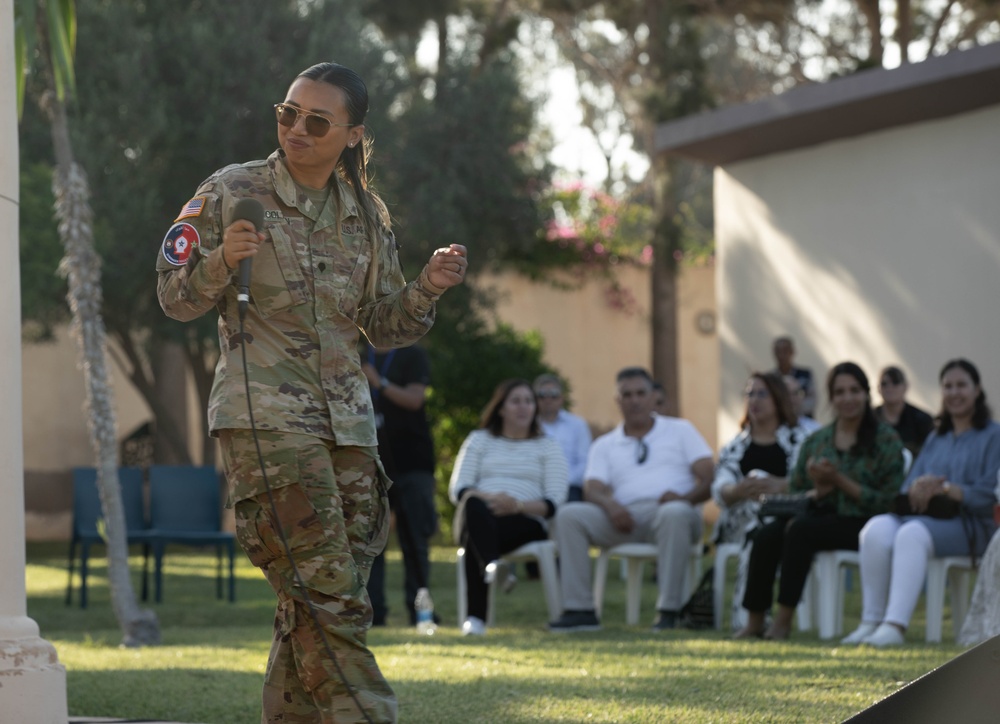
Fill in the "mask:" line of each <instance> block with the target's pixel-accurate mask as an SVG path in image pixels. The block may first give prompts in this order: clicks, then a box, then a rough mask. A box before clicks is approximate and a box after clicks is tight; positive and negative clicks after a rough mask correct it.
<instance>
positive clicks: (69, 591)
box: [66, 540, 76, 606]
mask: <svg viewBox="0 0 1000 724" xmlns="http://www.w3.org/2000/svg"><path fill="white" fill-rule="evenodd" d="M75 563H76V541H75V540H73V541H71V542H70V544H69V582H68V583H67V584H66V605H67V606H71V605H73V568H74V565H75Z"/></svg>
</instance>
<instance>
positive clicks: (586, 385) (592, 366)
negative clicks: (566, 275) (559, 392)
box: [476, 265, 719, 447]
mask: <svg viewBox="0 0 1000 724" xmlns="http://www.w3.org/2000/svg"><path fill="white" fill-rule="evenodd" d="M617 279H618V283H619V284H620V285H621V286H622V287H624V288H626V289H628V290H629V291H630V292H631V295H632V297H633V299H634V303H635V307H634V310H632V311H628V312H626V311H622V310H620V309H616V308H613V307H612V306H611V305H610V304H609V303H608V301H607V294H606V290H607V289H608V286H609V283H608V282H607V281H606V280H602V279H596V278H595V279H591V280H589V281H588V282H586V283H585V284H584V285H583V286H581V287H579V288H577V289H571V290H567V289H564V288H559V287H557V286H556V285H553V284H547V283H542V282H533V281H531V280H529V279H526V278H525V277H522V276H519V275H517V274H514V273H503V274H498V275H490V276H483V277H480V278H478V279H477V281H476V283H477V284H479V285H481V286H483V287H485V288H488V289H493V290H496V291H498V293H499V294H498V305H497V309H496V311H497V314H498V316H499V317H500V318H501V319H502V320H503V321H505V322H507V323H508V324H510V325H511V326H512V327H514V328H515V329H517V330H519V331H528V330H538V331H539V332H540V333H541V335H542V338H543V339H544V340H545V350H544V351H545V360H546V362H548V363H549V364H551V365H552V366H553V367H555V368H556V369H558V370H559V372H560V373H561V374H562V375H563V376H564V377H566V378H567V379H568V380H569V382H570V385H571V388H572V398H573V402H574V405H573V411H574V412H576V413H577V414H578V415H581V416H582V417H584V418H585V419H586V420H587V421H588V422H589V423H590V424H591V426H592V427H594V428H595V429H596V430H606V429H610V428H611V427H613V426H614V425H616V424H617V423H618V422H619V420H620V416H619V413H618V408H617V406H616V405H615V401H614V391H615V390H614V378H615V373H617V372H618V370H620V369H621V368H622V367H626V366H629V365H641V366H643V367H646V368H647V369H649V368H650V366H651V363H652V338H651V330H650V279H649V269H647V268H640V267H622V268H621V269H620V271H619V272H618V277H617ZM678 304H679V310H678V320H679V324H678V328H679V340H678V344H679V346H680V361H681V375H680V387H681V399H680V411H681V415H682V416H684V417H687V418H688V419H690V420H691V421H692V422H693V423H694V424H695V425H696V426H697V427H698V429H699V430H700V431H701V433H702V435H704V436H705V438H706V440H707V441H708V442H709V444H710V445H712V446H713V447H714V446H715V438H716V436H715V423H716V409H717V407H718V384H717V380H718V369H719V367H718V364H719V362H718V344H717V339H716V336H715V333H714V331H713V332H709V333H707V334H706V333H704V332H700V331H698V326H697V320H698V317H699V315H702V316H704V315H705V314H707V315H708V317H710V318H713V319H714V309H715V269H714V267H713V266H711V265H709V266H701V267H686V268H685V269H684V271H683V273H682V275H681V278H680V280H679V288H678Z"/></svg>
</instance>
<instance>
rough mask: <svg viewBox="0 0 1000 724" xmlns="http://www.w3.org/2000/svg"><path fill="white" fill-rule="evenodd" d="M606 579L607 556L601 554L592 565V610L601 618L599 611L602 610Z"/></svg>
mask: <svg viewBox="0 0 1000 724" xmlns="http://www.w3.org/2000/svg"><path fill="white" fill-rule="evenodd" d="M607 579H608V556H607V555H606V554H605V553H603V552H602V553H601V554H600V555H599V556H598V557H597V563H595V564H594V610H595V611H596V612H597V617H598V618H600V617H601V610H602V609H603V608H604V586H605V585H606V583H607Z"/></svg>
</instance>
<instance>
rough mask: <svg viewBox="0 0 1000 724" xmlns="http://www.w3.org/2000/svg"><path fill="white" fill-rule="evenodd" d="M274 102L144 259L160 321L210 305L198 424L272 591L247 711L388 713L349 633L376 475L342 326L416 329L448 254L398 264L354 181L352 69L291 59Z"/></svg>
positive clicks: (370, 422)
mask: <svg viewBox="0 0 1000 724" xmlns="http://www.w3.org/2000/svg"><path fill="white" fill-rule="evenodd" d="M274 110H275V114H276V121H277V136H278V144H279V146H280V147H279V149H278V150H276V151H275V152H274V153H272V154H271V156H270V157H269V158H267V159H266V160H258V161H251V162H249V163H244V164H238V165H230V166H226V167H225V168H223V169H221V170H219V171H217V172H215V173H214V174H212V175H211V176H210V177H209V178H208V179H207V180H206V181H204V182H203V183H202V184H201V186H200V187H199V188H198V191H197V192H196V195H195V196H194V198H192V199H191V200H190V201H188V202H187V203H186V204H185V205H184V206H183V207H182V208H181V211H180V214H179V215H178V216H177V218H176V219H175V220H174V223H173V225H172V226H171V227H170V229H169V230H168V231H167V234H166V237H165V238H164V240H163V244H162V246H161V250H160V254H159V256H158V257H157V264H156V268H157V272H158V273H159V279H158V283H157V294H158V297H159V300H160V305H161V306H162V307H163V310H164V312H166V314H167V315H168V316H170V317H173V318H174V319H178V320H181V321H190V320H193V319H196V318H198V317H200V316H202V315H203V314H205V313H206V312H208V311H209V310H210V309H212V308H213V307H214V308H216V309H217V310H218V312H219V324H218V326H219V343H220V344H219V346H220V348H221V349H222V354H221V356H220V358H219V365H218V368H217V369H216V372H215V379H214V382H213V384H212V392H211V396H210V398H209V410H208V416H209V425H210V428H211V430H212V434H213V435H217V436H218V437H219V441H220V444H221V450H222V458H223V465H224V466H225V470H226V476H227V479H228V481H229V486H230V496H229V504H230V505H231V506H233V507H234V508H235V515H236V535H237V538H238V539H239V541H240V545H241V546H242V548H243V550H244V551H245V552H246V554H247V557H248V558H249V559H250V560H251V561H252V562H253V563H254V564H255V565H256V566H258V567H260V568H261V569H262V570H263V571H264V573H265V575H266V576H267V580H268V582H269V583H270V584H271V586H272V587H273V588H274V590H275V593H276V594H277V597H278V608H277V613H276V631H277V635H276V636H275V638H274V641H273V644H272V647H271V654H270V658H269V660H268V664H267V673H266V674H265V683H264V695H263V720H264V721H266V722H277V721H288V720H289V719H291V718H294V719H296V720H301V721H307V720H308V721H319V720H322V721H333V719H337V721H360V720H367V721H379V722H385V721H395V720H396V699H395V695H394V694H393V692H392V689H391V688H390V687H389V685H388V683H386V681H385V679H384V678H383V677H382V674H381V673H380V672H379V669H378V666H377V664H376V663H375V657H374V656H373V655H372V653H371V651H369V649H368V648H367V645H366V637H367V631H368V628H369V626H370V625H371V621H372V607H371V603H370V601H369V598H368V594H367V592H366V590H365V583H366V581H367V579H368V575H369V571H370V570H371V565H372V560H373V558H374V557H375V556H376V555H378V554H379V553H380V552H381V550H382V549H383V547H384V546H385V541H386V537H387V536H388V530H389V525H388V524H389V508H388V502H387V494H386V490H387V488H388V485H389V484H390V483H389V481H388V479H387V478H386V476H385V473H384V471H383V470H382V466H381V464H380V462H379V459H378V453H377V448H376V445H377V440H376V436H375V422H374V414H373V411H372V404H371V397H370V395H369V392H368V381H367V379H366V378H365V375H364V373H363V372H362V370H361V360H360V358H359V356H358V353H357V346H358V339H359V335H360V333H361V331H362V330H363V331H364V333H365V335H366V336H367V337H368V339H369V340H370V341H371V343H372V344H373V345H375V346H377V347H401V346H406V345H408V344H412V343H413V342H415V341H417V340H418V339H420V337H421V336H423V335H424V334H425V333H426V332H427V330H428V329H430V327H431V325H432V324H433V322H434V304H435V301H436V300H437V299H438V297H440V296H441V294H442V293H443V292H444V291H445V290H446V289H448V288H449V287H452V286H455V285H456V284H459V283H461V281H462V279H463V277H464V275H465V269H466V266H467V262H466V252H465V247H463V246H460V245H458V244H451V245H450V246H447V247H445V248H442V249H438V250H437V251H435V252H434V254H433V255H432V256H431V258H430V260H429V261H428V262H427V265H426V266H425V267H424V269H423V270H422V271H421V272H420V275H419V276H418V277H417V279H416V280H415V281H413V282H410V283H409V284H407V283H406V282H405V280H404V279H403V274H402V271H401V269H400V265H399V259H398V258H397V255H396V243H395V240H394V238H393V235H392V231H390V226H389V215H388V213H387V212H386V207H385V204H383V203H382V201H381V200H380V199H379V198H378V196H377V195H376V194H375V193H374V192H373V191H372V189H371V188H370V186H369V183H368V162H369V154H370V150H371V144H370V139H369V138H368V137H367V136H366V134H365V126H364V122H365V115H366V114H367V112H368V91H367V89H366V88H365V84H364V81H362V79H361V78H360V76H358V74H357V73H355V72H354V71H353V70H350V69H349V68H345V67H344V66H342V65H337V64H336V63H320V64H318V65H315V66H313V67H311V68H309V69H307V70H305V71H303V72H302V73H300V74H299V76H298V77H297V78H295V80H294V81H293V82H292V84H291V86H290V87H289V89H288V92H287V94H286V95H285V98H284V100H282V101H281V102H280V103H277V104H275V106H274ZM255 202H256V203H255ZM250 259H253V269H252V273H251V274H250V276H249V279H248V280H244V277H243V274H240V275H239V277H240V285H239V288H238V286H237V284H236V282H237V268H238V267H240V266H242V264H241V262H242V261H243V260H247V261H249V260H250ZM248 392H249V393H250V394H249V400H248ZM248 403H252V413H251V412H250V410H248ZM253 428H256V430H254V429H253ZM264 471H266V477H265V476H264ZM272 493H273V494H272ZM286 540H287V541H288V543H287V545H286V544H285V543H284V541H286ZM292 561H295V562H296V563H297V566H293V564H292ZM314 621H315V623H314ZM317 626H319V627H320V630H319V631H317V630H316V627H317ZM331 659H333V660H331Z"/></svg>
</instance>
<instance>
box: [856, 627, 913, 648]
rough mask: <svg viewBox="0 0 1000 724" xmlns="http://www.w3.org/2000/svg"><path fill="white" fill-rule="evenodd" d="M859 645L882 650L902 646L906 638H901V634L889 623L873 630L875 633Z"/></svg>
mask: <svg viewBox="0 0 1000 724" xmlns="http://www.w3.org/2000/svg"><path fill="white" fill-rule="evenodd" d="M861 643H864V644H868V645H869V646H874V647H875V648H877V649H884V648H885V647H886V646H902V645H903V644H904V643H906V638H905V637H904V636H903V632H902V631H900V630H899V629H898V628H896V627H895V626H893V625H892V624H891V623H883V624H880V625H879V627H878V628H877V629H875V633H873V634H872V635H871V636H869V637H868V638H866V639H865V640H864V641H862V642H861Z"/></svg>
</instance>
